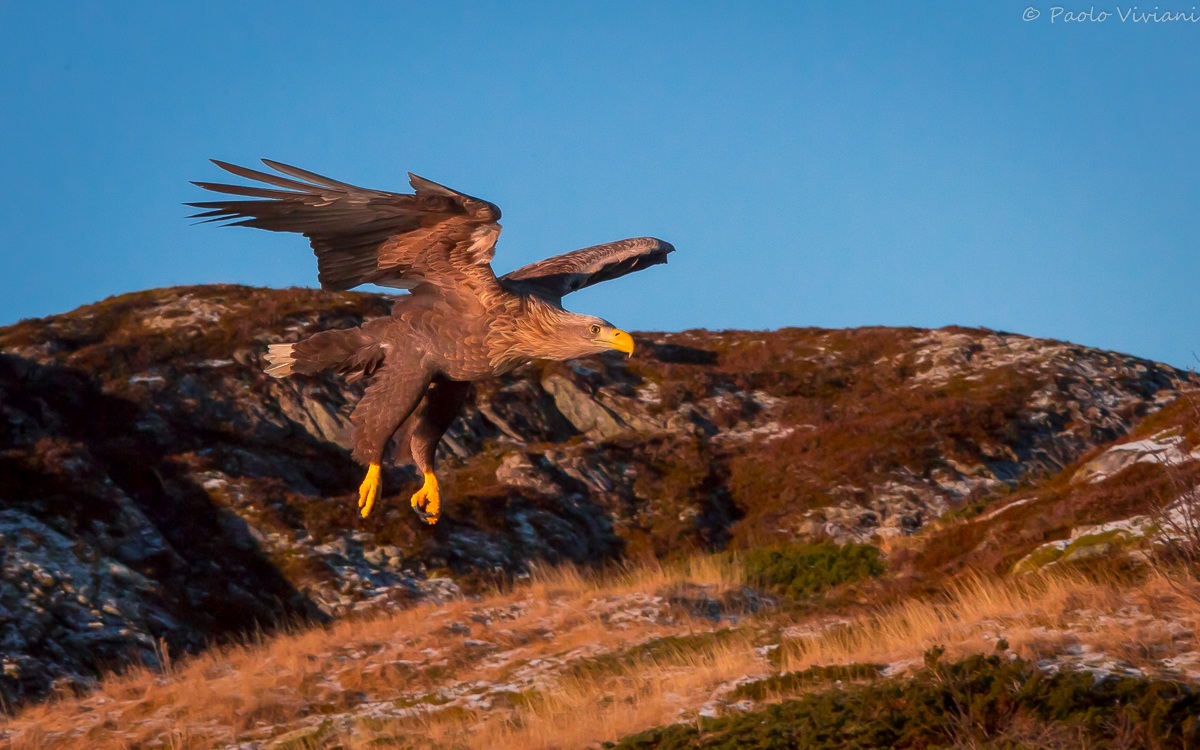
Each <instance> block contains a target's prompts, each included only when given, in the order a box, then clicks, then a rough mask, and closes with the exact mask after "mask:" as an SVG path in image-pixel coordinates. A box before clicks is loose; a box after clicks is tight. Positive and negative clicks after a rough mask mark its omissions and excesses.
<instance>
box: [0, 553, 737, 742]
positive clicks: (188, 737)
mask: <svg viewBox="0 0 1200 750" xmlns="http://www.w3.org/2000/svg"><path fill="white" fill-rule="evenodd" d="M740 581H741V578H740V572H739V570H738V568H737V566H736V564H735V563H732V562H730V561H727V560H721V559H717V558H696V559H694V560H690V561H687V562H686V563H681V564H679V565H676V566H663V565H661V564H658V563H654V564H648V565H642V566H638V567H636V568H634V567H631V568H626V569H620V570H615V571H611V572H608V573H584V572H582V571H580V570H579V569H576V568H574V567H570V566H564V567H558V568H552V569H544V570H539V571H536V572H535V574H534V575H533V576H532V577H531V579H530V580H529V581H528V582H527V583H524V584H521V585H518V586H516V587H514V588H513V589H512V590H511V591H506V592H496V593H494V594H492V595H490V596H487V597H484V598H482V599H479V600H463V601H453V602H448V603H442V604H422V605H419V606H416V607H413V608H411V609H407V610H403V611H399V612H391V613H387V614H381V615H377V616H374V617H365V618H358V619H352V620H342V621H339V622H337V623H335V624H333V625H331V626H329V627H326V628H314V629H311V630H307V631H303V632H293V633H288V634H283V635H280V636H277V637H274V638H271V639H269V640H265V641H262V642H259V643H247V644H244V645H239V646H230V647H225V648H220V649H214V650H212V651H209V652H206V653H205V654H202V655H200V656H197V657H194V658H191V659H187V660H185V661H184V662H183V663H181V664H176V665H174V666H173V667H172V668H171V669H170V670H169V671H168V672H167V673H158V672H154V671H151V670H149V669H130V670H128V671H127V672H126V673H125V674H123V675H114V676H110V677H109V678H107V679H105V680H104V681H103V682H102V683H101V685H100V686H99V688H98V689H97V690H96V691H94V692H93V693H92V694H90V695H88V696H86V697H83V698H78V699H76V698H69V699H64V700H60V701H57V702H52V703H47V704H44V705H40V706H34V707H31V708H29V709H27V710H25V711H23V712H22V713H20V714H19V715H17V716H16V717H14V718H13V719H11V720H9V721H8V722H7V723H5V724H2V725H0V731H3V732H6V733H8V736H9V742H10V746H11V747H12V748H13V749H14V750H21V749H26V748H43V747H64V748H71V747H79V748H118V747H119V748H126V747H140V746H146V747H150V746H156V745H160V746H164V747H187V748H207V747H215V746H220V745H223V744H227V743H229V742H232V741H235V740H241V739H266V738H267V737H269V736H272V735H274V734H277V733H278V731H279V729H278V728H279V727H289V726H291V725H294V724H296V723H297V722H301V721H302V720H303V719H304V718H305V716H307V715H309V714H312V713H314V712H317V713H325V714H333V713H337V712H342V711H347V710H349V709H351V708H353V707H354V706H355V705H359V704H362V703H363V702H377V701H385V702H390V701H395V700H397V699H405V698H406V697H407V698H409V699H412V698H413V697H414V696H416V697H417V698H418V699H419V697H420V696H421V695H422V694H432V693H434V692H435V691H437V690H438V689H439V688H441V687H444V686H445V685H447V684H454V683H456V682H458V683H464V682H471V681H497V682H498V681H502V680H504V679H506V678H507V677H509V676H510V673H511V672H512V671H513V669H514V665H515V664H516V665H519V664H524V663H528V662H529V661H531V660H534V659H543V660H547V659H554V660H557V661H559V662H562V663H564V664H565V663H568V662H569V661H570V660H571V659H579V658H586V657H587V656H589V655H594V654H598V653H605V652H610V651H615V650H620V649H622V648H625V647H627V646H629V645H633V644H636V643H639V642H642V641H645V640H648V639H651V638H655V637H659V636H663V635H669V634H678V633H679V632H681V631H685V632H686V631H688V630H706V629H711V627H712V625H711V623H708V622H707V621H701V622H692V621H690V620H689V619H688V618H687V617H679V616H677V619H678V620H679V621H678V622H677V623H675V624H674V625H668V624H661V623H657V622H655V621H653V619H652V618H651V619H650V620H645V619H641V620H639V619H638V618H637V617H634V618H632V619H627V620H621V621H620V622H614V621H613V619H612V616H613V612H617V613H618V614H619V612H620V610H621V607H622V606H624V602H623V598H625V597H631V596H632V597H638V596H640V597H641V599H639V600H638V601H643V600H645V601H652V600H653V596H654V595H655V594H656V592H659V591H662V590H666V589H670V588H671V587H672V586H676V585H679V584H683V583H691V584H697V585H703V586H711V587H712V588H713V589H714V590H719V589H721V588H725V587H729V586H733V585H738V584H739V583H740ZM472 639H476V640H478V641H486V643H487V644H490V645H489V647H488V648H487V649H485V650H484V654H486V653H491V652H502V653H505V652H506V653H508V654H511V655H512V656H513V659H512V660H510V661H505V660H498V661H496V662H495V663H493V662H489V661H488V660H487V659H485V658H480V656H481V654H479V653H477V652H474V651H472V646H469V645H468V641H470V640H472ZM747 650H750V649H749V647H747ZM751 653H752V652H751ZM646 689H647V688H639V690H642V691H643V692H644V691H645V690H646ZM568 692H569V691H568ZM427 723H428V727H427V729H428V730H429V731H430V732H433V731H435V729H436V727H437V726H439V725H438V722H437V721H435V720H428V722H427ZM443 723H445V722H443Z"/></svg>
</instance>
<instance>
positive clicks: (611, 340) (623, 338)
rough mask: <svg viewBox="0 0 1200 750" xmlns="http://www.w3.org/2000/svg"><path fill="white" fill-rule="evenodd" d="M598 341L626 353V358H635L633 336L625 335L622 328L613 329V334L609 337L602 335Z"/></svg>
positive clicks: (608, 335)
mask: <svg viewBox="0 0 1200 750" xmlns="http://www.w3.org/2000/svg"><path fill="white" fill-rule="evenodd" d="M596 340H597V341H602V342H604V343H605V344H608V345H609V346H611V347H612V348H613V349H616V350H617V351H619V352H622V353H624V354H625V356H626V357H632V356H633V336H630V335H629V334H628V333H625V332H624V331H622V330H621V329H620V328H614V329H612V332H610V333H608V334H607V335H605V334H601V335H600V337H599V338H598V339H596Z"/></svg>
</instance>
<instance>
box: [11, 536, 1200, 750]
mask: <svg viewBox="0 0 1200 750" xmlns="http://www.w3.org/2000/svg"><path fill="white" fill-rule="evenodd" d="M742 580H743V577H742V573H741V571H740V568H739V566H738V564H737V562H736V560H730V559H729V558H725V557H702V558H696V559H694V560H691V561H688V562H686V563H681V564H678V565H675V566H663V565H661V564H658V563H650V564H646V565H642V566H638V567H629V568H626V569H621V570H616V571H609V572H607V573H603V574H597V573H585V572H583V571H581V570H578V569H576V568H572V567H562V568H553V569H544V570H539V571H536V572H535V573H534V575H533V576H531V578H530V579H529V580H528V581H526V582H524V583H522V584H520V585H517V586H514V587H513V588H511V589H510V590H505V591H497V592H494V593H493V594H490V595H488V596H485V597H482V598H479V599H476V600H464V601H452V602H448V603H441V604H434V603H429V604H422V605H420V606H416V607H414V608H412V609H408V610H404V611H399V612H392V613H388V614H385V615H379V616H375V617H369V618H361V619H358V620H354V621H342V622H339V623H336V624H334V625H332V626H330V627H327V628H318V629H313V630H308V631H304V632H295V633H290V634H283V635H279V636H277V637H273V638H270V639H266V640H262V641H261V642H258V643H249V644H245V645H242V646H235V647H227V648H222V649H216V650H213V651H211V652H208V653H206V654H204V655H201V656H198V657H194V658H190V659H187V660H184V661H183V662H182V663H178V664H175V665H173V666H172V667H171V668H170V670H168V672H167V673H155V672H151V671H149V670H131V671H129V672H128V673H126V674H124V675H120V676H113V677H110V678H108V679H106V680H105V681H104V682H103V683H102V684H101V685H100V687H99V688H98V689H97V690H96V691H95V692H94V693H92V694H91V695H89V696H86V697H83V698H78V699H76V698H71V699H63V700H60V701H58V702H55V703H50V704H45V705H41V706H35V707H32V708H29V709H27V710H26V711H24V712H22V713H21V714H19V715H18V716H16V717H15V718H13V719H11V720H10V721H9V722H8V723H7V724H4V725H0V736H4V734H5V733H6V734H7V737H8V739H9V746H10V747H11V748H13V750H31V749H33V748H49V747H55V748H57V747H63V748H85V747H86V748H97V749H98V750H107V749H108V748H134V747H139V748H140V747H146V748H149V747H168V748H196V749H198V750H199V749H201V748H211V747H218V746H223V745H227V744H230V743H233V742H244V741H254V740H261V741H267V740H272V741H273V740H278V739H279V738H280V737H281V736H284V735H289V734H290V737H291V739H292V740H293V741H294V742H296V743H299V744H296V745H293V746H296V747H305V746H311V747H314V748H315V747H323V746H326V743H334V744H337V745H340V746H342V747H346V748H366V747H372V746H378V743H380V742H383V743H387V742H388V741H389V740H390V741H393V742H398V743H400V744H401V745H402V746H411V747H429V748H481V749H483V748H486V749H487V750H516V749H517V748H521V749H522V750H525V749H538V748H541V749H544V750H550V749H551V748H565V747H589V746H595V745H596V743H598V742H601V741H605V740H615V739H618V738H619V737H622V736H624V735H626V734H629V733H631V732H634V731H639V730H641V729H644V728H647V727H650V726H656V725H662V724H666V723H671V722H675V721H679V720H688V719H689V718H691V717H694V716H696V714H697V712H698V711H699V710H700V709H701V708H702V707H704V706H706V705H707V706H720V705H721V697H722V695H723V694H724V692H725V691H726V690H728V689H729V688H730V687H731V686H732V684H733V683H734V682H735V681H737V680H739V679H745V678H747V677H751V678H756V677H765V676H766V675H767V674H769V673H770V671H771V667H770V666H769V665H768V663H767V659H766V658H765V657H764V656H762V655H760V653H759V652H758V651H756V647H761V646H763V645H765V643H763V642H760V641H758V640H756V637H758V638H761V637H762V636H761V635H759V633H761V632H767V631H768V630H769V628H764V627H759V625H764V626H765V625H766V624H768V623H767V622H762V621H760V622H759V623H758V625H752V626H751V627H747V628H739V629H735V630H733V631H732V632H727V633H724V634H722V635H721V636H720V637H716V636H708V635H705V634H707V633H710V632H712V631H713V629H714V627H715V626H714V624H713V623H711V622H709V621H707V620H694V619H691V618H689V617H688V616H687V615H686V614H684V613H683V612H681V611H679V610H670V611H669V616H668V614H667V613H668V610H666V609H664V607H665V606H666V605H665V604H664V602H663V598H662V594H663V593H664V592H670V591H673V590H678V589H679V588H680V587H682V586H683V585H684V584H690V585H693V586H705V587H708V590H709V591H711V592H714V593H716V592H719V591H721V590H724V589H727V588H729V587H733V586H738V585H741V583H742ZM1189 587H1190V588H1189ZM647 613H648V614H647ZM770 618H771V619H770V620H769V624H771V625H772V626H782V625H787V624H789V623H788V622H787V621H788V619H789V618H788V615H786V614H783V613H777V614H775V615H772V616H770ZM791 624H792V625H795V626H796V627H797V631H804V632H808V633H810V635H807V636H804V637H798V636H795V637H790V638H785V640H784V643H783V646H782V648H783V654H782V664H781V666H782V669H783V670H785V671H791V670H801V669H805V668H807V667H809V666H814V665H833V664H847V663H854V662H871V663H886V664H892V665H903V664H904V663H906V662H912V663H920V661H921V657H922V654H923V652H924V651H925V650H927V649H928V648H930V647H932V646H935V645H938V646H943V647H945V648H946V651H947V655H948V656H949V657H956V656H960V655H964V654H967V653H972V652H980V651H991V650H992V649H993V648H994V646H995V643H996V640H997V639H998V638H1000V637H1003V638H1005V639H1006V640H1007V641H1008V643H1009V645H1010V647H1011V649H1012V650H1013V651H1015V652H1016V653H1018V654H1020V655H1022V656H1024V657H1026V658H1031V659H1037V658H1041V657H1045V656H1050V655H1055V654H1061V653H1062V652H1063V649H1064V647H1066V646H1068V645H1072V644H1076V643H1079V644H1086V645H1087V646H1088V647H1090V648H1091V649H1092V650H1093V651H1094V652H1099V651H1103V652H1104V653H1105V654H1107V655H1109V656H1112V657H1115V658H1118V659H1124V660H1127V661H1129V662H1131V663H1133V664H1135V665H1138V666H1143V667H1146V668H1151V667H1153V665H1154V664H1156V663H1157V661H1158V660H1161V659H1162V658H1164V657H1166V656H1170V655H1173V654H1175V653H1179V652H1181V651H1189V650H1190V651H1195V650H1196V649H1197V644H1196V638H1195V632H1196V630H1197V629H1198V628H1200V582H1197V581H1188V582H1187V583H1186V585H1185V586H1181V585H1180V583H1179V581H1178V580H1176V579H1175V578H1171V579H1170V580H1168V579H1166V578H1164V577H1162V576H1159V575H1157V574H1151V575H1150V577H1149V578H1148V579H1147V580H1145V581H1143V582H1142V583H1141V584H1139V585H1138V586H1137V587H1133V588H1130V587H1129V585H1128V583H1127V582H1124V583H1123V582H1120V581H1106V580H1103V579H1099V578H1097V577H1096V576H1094V575H1093V576H1087V575H1084V574H1082V573H1075V574H1072V573H1068V572H1059V573H1056V574H1046V575H1042V576H1029V577H1024V578H1020V579H1012V578H1007V579H994V578H985V577H967V578H964V579H962V580H960V581H959V582H957V583H955V584H953V585H951V587H950V588H949V589H948V590H947V591H946V592H945V593H944V594H943V595H942V596H941V597H939V598H937V599H935V600H908V601H903V602H900V603H898V604H895V605H891V606H887V607H882V608H875V609H866V610H864V611H863V612H861V613H860V614H858V615H857V616H853V617H851V619H850V620H849V622H845V621H843V622H842V623H841V624H835V625H833V626H828V618H827V617H826V618H824V619H822V618H821V617H810V618H808V619H806V620H801V621H799V622H792V623H791ZM786 632H787V631H785V633H786ZM665 636H674V637H675V638H676V639H677V641H675V642H677V643H681V644H684V645H683V646H680V647H678V648H671V649H659V650H633V651H631V650H630V649H631V648H632V647H634V646H639V645H640V644H646V643H647V642H650V641H652V640H653V639H656V638H661V637H665ZM481 644H482V645H481ZM477 699H478V700H477ZM377 709H378V710H377ZM326 718H330V719H332V720H333V721H332V723H331V724H329V725H327V726H326V727H325V728H324V729H322V730H321V731H320V736H319V738H318V737H317V736H315V735H312V732H314V731H315V727H317V726H319V725H320V724H321V722H322V721H324V720H325V719H326Z"/></svg>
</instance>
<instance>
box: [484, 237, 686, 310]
mask: <svg viewBox="0 0 1200 750" xmlns="http://www.w3.org/2000/svg"><path fill="white" fill-rule="evenodd" d="M674 250H675V247H674V246H673V245H671V243H669V242H663V241H662V240H657V239H655V238H653V237H634V238H632V239H628V240H619V241H617V242H609V243H606V244H603V245H594V246H592V247H585V248H583V249H581V250H574V251H572V252H569V253H563V254H562V255H556V256H554V257H553V258H546V259H545V260H539V261H538V262H536V263H530V264H529V265H527V266H523V267H521V268H518V269H517V270H515V271H513V272H511V273H507V274H505V275H504V276H501V277H500V281H501V282H503V283H505V285H506V286H509V287H512V288H515V289H517V290H519V291H522V292H525V293H526V294H536V295H538V296H539V297H544V298H546V299H548V300H551V301H553V302H555V303H558V302H561V300H562V298H563V297H564V296H565V295H567V294H570V293H571V292H574V291H576V290H578V289H582V288H584V287H585V286H591V285H592V284H599V283H600V282H601V281H608V280H609V279H615V278H617V277H619V276H624V275H625V274H627V273H633V272H634V271H640V270H642V269H643V268H649V267H650V266H653V265H657V264H659V263H666V262H667V254H668V253H671V252H674Z"/></svg>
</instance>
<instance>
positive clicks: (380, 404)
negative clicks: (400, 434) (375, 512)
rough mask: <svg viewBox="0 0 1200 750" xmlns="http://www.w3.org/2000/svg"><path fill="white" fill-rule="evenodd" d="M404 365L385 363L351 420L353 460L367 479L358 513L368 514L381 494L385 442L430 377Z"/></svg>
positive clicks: (361, 487)
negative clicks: (365, 473) (363, 471)
mask: <svg viewBox="0 0 1200 750" xmlns="http://www.w3.org/2000/svg"><path fill="white" fill-rule="evenodd" d="M406 364H407V363H403V362H397V363H394V364H392V363H390V362H388V363H385V364H384V366H383V367H382V368H380V370H379V372H378V374H377V375H376V378H375V382H373V383H371V385H370V386H369V387H368V388H367V391H366V393H364V394H363V397H362V400H361V401H359V402H358V406H356V407H354V413H353V414H351V415H350V421H351V422H352V423H353V425H354V458H355V459H357V460H358V461H359V463H363V464H366V465H367V476H366V478H364V479H363V482H362V484H361V485H359V488H358V512H359V515H361V516H362V517H363V518H366V517H367V516H369V515H370V514H371V509H372V508H374V507H375V501H376V500H378V499H379V497H380V495H381V494H382V482H381V481H380V469H381V466H380V464H381V463H382V461H383V452H384V449H386V448H387V444H388V442H389V441H390V440H391V439H392V435H394V434H396V430H397V429H399V428H400V425H401V424H403V423H404V421H405V420H406V419H408V417H409V415H410V414H412V413H413V411H414V410H415V409H416V408H417V404H419V403H420V402H421V397H422V396H424V395H425V389H426V388H427V387H428V385H429V380H430V375H429V374H427V373H425V372H423V371H422V370H420V369H417V368H413V369H407V368H406V367H405V365H406Z"/></svg>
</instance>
